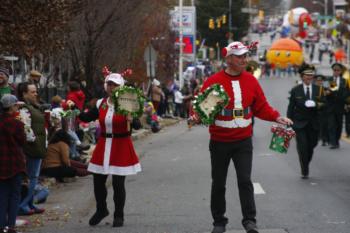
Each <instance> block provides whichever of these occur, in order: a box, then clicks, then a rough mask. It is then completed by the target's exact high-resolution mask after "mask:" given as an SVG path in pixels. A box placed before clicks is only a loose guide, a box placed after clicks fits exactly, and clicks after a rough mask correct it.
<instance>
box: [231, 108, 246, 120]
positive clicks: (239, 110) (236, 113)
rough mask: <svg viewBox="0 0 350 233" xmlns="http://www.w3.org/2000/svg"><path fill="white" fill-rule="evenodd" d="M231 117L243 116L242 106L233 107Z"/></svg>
mask: <svg viewBox="0 0 350 233" xmlns="http://www.w3.org/2000/svg"><path fill="white" fill-rule="evenodd" d="M232 118H233V119H235V118H244V110H243V108H235V109H233V110H232Z"/></svg>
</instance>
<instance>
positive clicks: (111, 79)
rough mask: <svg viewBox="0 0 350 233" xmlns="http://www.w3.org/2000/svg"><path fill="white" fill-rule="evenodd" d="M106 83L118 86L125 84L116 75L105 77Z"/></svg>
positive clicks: (118, 75)
mask: <svg viewBox="0 0 350 233" xmlns="http://www.w3.org/2000/svg"><path fill="white" fill-rule="evenodd" d="M107 82H114V83H115V84H118V85H120V86H124V84H125V80H124V78H123V77H122V76H121V75H120V74H118V73H111V74H109V75H107V76H106V79H105V83H107Z"/></svg>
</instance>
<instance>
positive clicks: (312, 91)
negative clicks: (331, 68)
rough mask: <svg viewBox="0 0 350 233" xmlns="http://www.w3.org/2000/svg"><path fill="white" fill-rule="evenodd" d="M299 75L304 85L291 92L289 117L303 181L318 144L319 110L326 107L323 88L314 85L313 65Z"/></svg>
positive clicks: (306, 177) (302, 69)
mask: <svg viewBox="0 0 350 233" xmlns="http://www.w3.org/2000/svg"><path fill="white" fill-rule="evenodd" d="M299 73H300V76H301V79H302V84H299V85H297V86H295V87H294V88H293V89H292V90H291V92H290V93H291V94H290V98H289V104H288V110H287V116H288V117H289V118H290V119H292V121H293V129H294V130H295V132H296V142H297V151H298V155H299V162H300V167H301V175H302V179H308V178H309V164H310V162H311V160H312V156H313V153H314V148H315V147H316V145H317V142H318V135H319V128H320V125H319V121H318V120H317V117H318V110H319V109H320V108H322V105H324V103H323V102H324V95H323V92H322V89H321V87H319V86H317V85H315V84H312V81H313V78H314V75H315V67H314V66H313V65H309V64H303V65H302V66H301V67H300V69H299Z"/></svg>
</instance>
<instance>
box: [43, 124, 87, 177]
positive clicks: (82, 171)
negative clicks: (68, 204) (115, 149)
mask: <svg viewBox="0 0 350 233" xmlns="http://www.w3.org/2000/svg"><path fill="white" fill-rule="evenodd" d="M70 144H71V137H70V135H69V134H68V133H67V132H66V131H64V130H63V129H60V130H58V131H56V132H55V133H54V135H53V136H52V138H51V139H50V141H49V146H48V148H47V153H46V156H45V158H44V159H43V163H42V166H41V174H42V175H45V176H48V177H54V178H56V180H57V181H59V182H63V181H64V178H66V177H75V176H87V175H89V172H88V171H87V165H85V164H83V163H80V162H77V161H74V160H70V159H69V145H70Z"/></svg>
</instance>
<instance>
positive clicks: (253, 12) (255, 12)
mask: <svg viewBox="0 0 350 233" xmlns="http://www.w3.org/2000/svg"><path fill="white" fill-rule="evenodd" d="M241 12H242V13H247V14H257V13H258V9H255V8H242V9H241Z"/></svg>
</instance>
